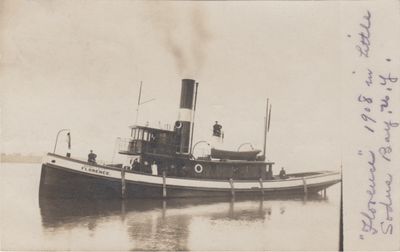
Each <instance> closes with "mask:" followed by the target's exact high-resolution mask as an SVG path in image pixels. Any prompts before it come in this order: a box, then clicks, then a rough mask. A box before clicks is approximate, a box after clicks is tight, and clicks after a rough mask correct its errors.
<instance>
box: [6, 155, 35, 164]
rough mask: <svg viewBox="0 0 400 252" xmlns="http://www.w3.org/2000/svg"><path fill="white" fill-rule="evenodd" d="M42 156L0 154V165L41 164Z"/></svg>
mask: <svg viewBox="0 0 400 252" xmlns="http://www.w3.org/2000/svg"><path fill="white" fill-rule="evenodd" d="M41 162H42V156H37V155H23V154H19V153H16V154H5V153H1V158H0V163H41Z"/></svg>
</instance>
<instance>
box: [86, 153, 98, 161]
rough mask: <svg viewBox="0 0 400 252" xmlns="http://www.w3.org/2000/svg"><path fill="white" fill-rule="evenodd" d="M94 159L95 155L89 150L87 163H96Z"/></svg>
mask: <svg viewBox="0 0 400 252" xmlns="http://www.w3.org/2000/svg"><path fill="white" fill-rule="evenodd" d="M96 158H97V155H96V154H94V153H93V150H90V153H89V155H88V162H89V163H96Z"/></svg>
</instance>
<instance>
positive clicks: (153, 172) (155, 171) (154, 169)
mask: <svg viewBox="0 0 400 252" xmlns="http://www.w3.org/2000/svg"><path fill="white" fill-rule="evenodd" d="M151 175H155V176H157V175H158V167H157V163H156V161H153V164H152V165H151Z"/></svg>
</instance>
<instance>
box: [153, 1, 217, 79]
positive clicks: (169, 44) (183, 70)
mask: <svg viewBox="0 0 400 252" xmlns="http://www.w3.org/2000/svg"><path fill="white" fill-rule="evenodd" d="M148 8H150V9H149V12H148V13H150V15H149V19H150V21H151V23H152V25H153V26H154V27H155V29H156V30H157V31H158V33H159V36H161V40H160V41H161V42H162V45H163V47H164V48H165V49H166V51H167V52H169V53H170V55H171V56H172V57H173V59H174V62H175V65H176V68H177V71H178V73H179V74H180V75H183V76H192V75H197V74H199V72H201V69H202V68H203V65H204V62H205V59H206V56H207V44H208V42H209V41H210V38H211V33H210V32H209V30H208V28H207V24H206V17H205V13H204V12H205V11H204V8H203V7H202V6H200V5H199V4H197V3H196V4H191V5H187V4H186V5H179V4H177V3H172V2H161V3H160V2H156V3H155V2H150V3H148Z"/></svg>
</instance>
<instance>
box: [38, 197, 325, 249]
mask: <svg viewBox="0 0 400 252" xmlns="http://www.w3.org/2000/svg"><path fill="white" fill-rule="evenodd" d="M323 200H324V199H323V198H322V197H320V196H319V195H314V196H311V197H310V196H309V197H308V199H307V201H308V202H310V201H313V202H318V201H323ZM293 201H297V202H299V204H302V203H301V202H302V201H303V204H304V199H302V198H286V199H283V200H282V199H280V200H279V201H278V202H279V207H275V208H274V206H276V205H277V203H276V202H277V201H274V199H271V198H251V199H249V198H236V199H219V198H215V199H202V198H200V199H170V200H154V199H152V200H125V201H123V200H71V199H67V200H56V199H47V198H39V205H40V213H41V219H42V227H43V228H44V230H45V231H46V232H50V233H51V232H57V231H65V230H68V231H71V230H76V229H86V230H87V231H88V232H89V235H90V236H93V235H95V234H96V233H98V232H100V231H101V232H103V231H107V232H110V234H112V233H113V230H112V228H110V227H108V230H102V229H105V226H107V225H111V224H110V223H114V224H115V223H117V224H116V225H115V226H117V227H118V228H119V229H121V228H122V229H123V230H121V231H122V233H125V236H126V237H127V240H128V243H129V244H127V246H128V247H129V248H130V249H132V250H190V249H191V246H190V242H189V240H190V233H191V230H192V229H193V225H191V224H192V222H193V219H194V218H201V219H207V220H209V221H210V223H219V222H221V221H222V222H230V223H234V222H238V223H242V222H243V223H251V222H259V223H264V222H268V221H269V220H270V219H271V217H272V216H273V215H284V214H285V213H286V204H287V203H289V202H293Z"/></svg>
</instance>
